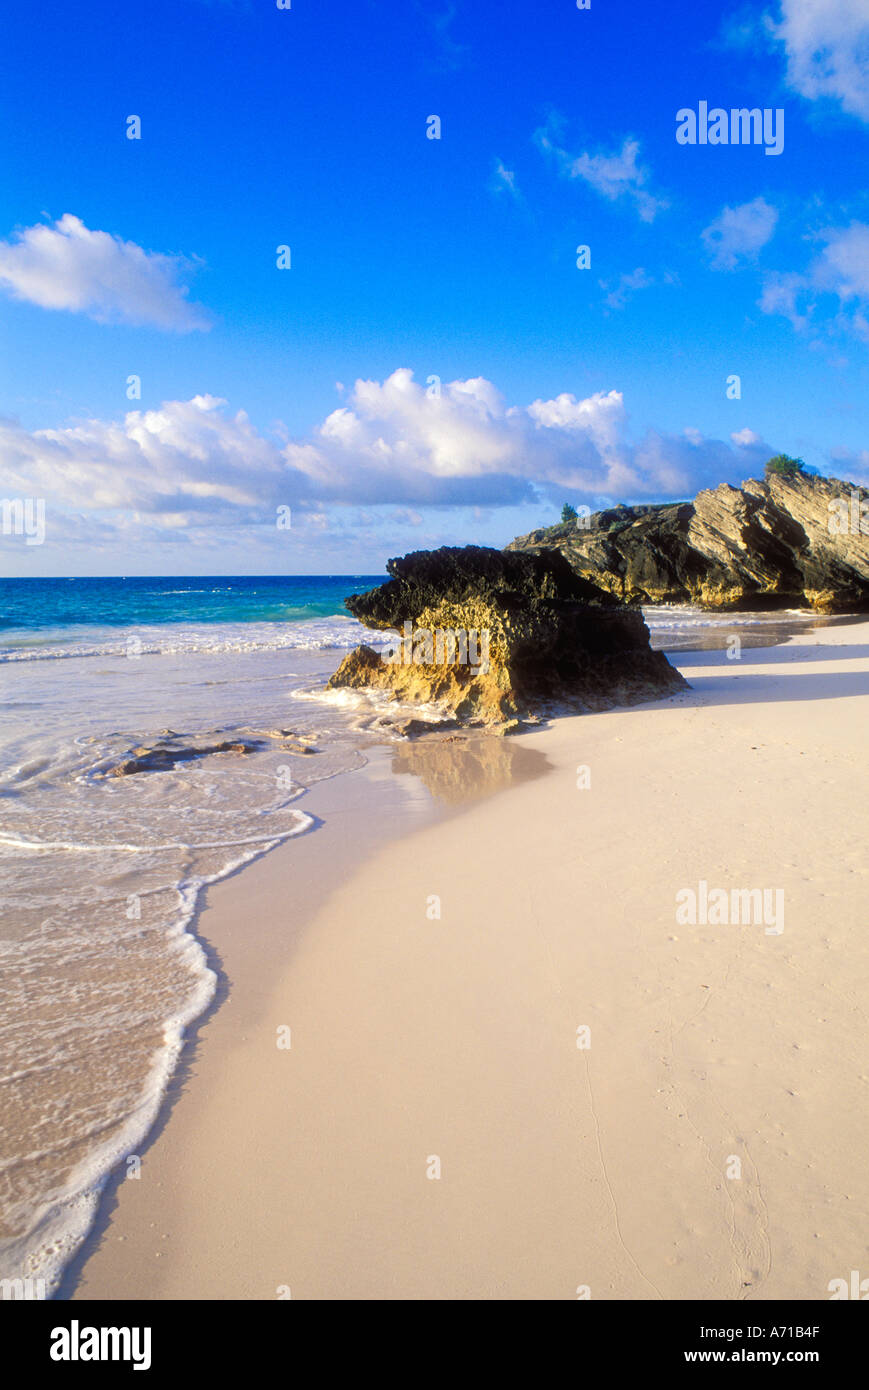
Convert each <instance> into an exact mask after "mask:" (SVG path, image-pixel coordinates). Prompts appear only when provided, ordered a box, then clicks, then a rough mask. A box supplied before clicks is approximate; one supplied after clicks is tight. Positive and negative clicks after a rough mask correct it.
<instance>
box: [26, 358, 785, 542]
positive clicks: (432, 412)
mask: <svg viewBox="0 0 869 1390" xmlns="http://www.w3.org/2000/svg"><path fill="white" fill-rule="evenodd" d="M752 450H754V452H755V453H756V454H757V463H758V465H759V464H760V463H761V462H763V459H764V458H766V457H768V454H769V450H767V449H765V448H764V447H763V446H762V445H761V444H760V442H759V441H758V442H757V443H756V444H755V443H752V442H751V441H749V440H748V439H745V440H741V441H740V448H739V453H738V455H737V453H736V451H735V450H734V448H733V446H732V445H731V444H730V443H725V442H723V441H719V440H709V439H705V438H704V437H703V436H701V435H700V434H699V433H698V432H696V431H690V432H686V433H685V434H683V435H678V436H673V435H663V434H661V433H658V432H656V431H649V432H648V433H647V434H646V436H645V437H644V438H643V439H642V440H641V441H640V442H639V443H633V442H631V441H630V440H629V438H628V432H627V413H626V410H625V406H624V401H623V398H622V394H621V392H619V391H615V390H610V391H597V392H595V393H593V394H592V395H590V396H587V397H585V398H579V397H577V396H575V395H574V394H572V393H570V392H563V393H561V394H560V395H557V396H555V397H552V398H549V399H538V400H535V401H532V402H531V403H530V404H528V405H524V406H515V405H508V404H506V403H505V401H504V400H503V398H502V397H501V395H500V393H499V392H498V391H497V390H496V388H495V386H494V385H493V384H492V383H491V382H490V381H487V380H486V379H485V378H483V377H477V378H472V379H470V380H465V381H454V382H451V383H449V384H447V385H444V386H443V387H442V389H441V393H440V395H437V394H432V393H431V391H430V390H429V389H427V388H425V387H423V386H422V385H420V384H419V383H417V382H416V381H415V380H414V378H413V374H412V372H410V371H409V370H407V369H399V370H398V371H396V372H393V373H392V375H391V376H389V377H387V379H386V380H385V381H383V382H378V381H362V380H360V381H357V382H356V384H355V386H354V388H353V390H352V392H351V393H349V394H348V401H347V404H346V405H342V406H341V407H340V408H339V409H337V410H334V411H332V413H331V414H330V415H328V416H327V418H326V419H325V420H323V421H322V423H321V424H320V425H319V426H318V427H317V428H315V429H314V430H313V431H312V432H311V434H310V435H309V436H308V437H307V438H305V439H289V440H288V439H287V438H286V435H285V434H284V436H283V438H281V437H279V436H277V435H276V436H275V437H267V436H266V435H264V434H262V433H260V432H259V431H258V430H257V429H256V428H255V427H254V425H253V424H252V423H251V421H250V420H249V419H248V417H247V415H246V414H245V412H244V411H237V412H235V413H233V412H231V411H230V410H229V409H228V408H227V405H226V402H225V401H222V400H220V399H218V398H216V397H213V396H206V395H203V396H196V397H194V398H193V399H192V400H190V401H168V402H165V403H164V404H163V405H162V406H161V407H160V408H159V409H158V410H134V411H130V412H128V414H127V415H125V416H124V418H123V420H122V421H117V422H105V421H100V420H87V421H83V422H77V423H72V424H70V425H67V426H64V427H62V428H58V429H43V430H36V431H33V432H30V431H27V430H24V429H23V428H22V427H21V426H20V425H17V424H14V423H13V422H9V421H7V422H2V421H0V488H2V492H3V495H6V496H16V495H17V496H41V497H45V498H46V499H49V500H50V502H51V504H52V505H54V506H57V507H59V508H61V509H67V510H73V511H85V512H87V513H90V514H95V515H99V516H103V517H111V516H114V517H115V518H117V519H118V524H119V525H121V524H125V525H126V524H129V522H130V521H131V519H132V520H133V521H135V522H136V523H137V524H144V523H147V524H148V525H149V526H151V527H153V528H157V529H160V530H162V531H163V532H164V533H165V534H171V533H173V532H175V533H177V532H179V531H183V530H184V529H185V528H191V527H203V526H205V527H209V526H210V527H215V526H216V527H219V526H221V525H232V526H236V527H237V526H242V525H270V526H272V527H273V526H274V521H275V508H276V507H278V506H286V505H289V506H291V507H292V508H293V509H294V511H293V515H294V523H293V524H294V525H295V524H296V523H295V515H296V508H298V509H299V510H300V513H301V514H302V515H303V516H304V517H306V518H307V519H308V520H310V521H312V522H313V520H314V519H315V518H316V517H317V516H318V515H322V514H323V512H324V509H325V508H327V507H328V506H329V504H342V505H349V506H354V505H355V506H361V507H378V506H383V505H391V506H394V507H400V508H405V509H410V510H409V511H406V512H405V513H403V514H404V515H406V516H414V517H418V516H419V512H418V510H417V509H418V508H420V507H423V506H452V507H461V506H469V507H473V506H477V507H508V506H512V505H517V504H521V503H524V502H528V501H533V502H537V501H539V499H540V497H541V496H547V495H549V496H556V497H558V498H561V499H562V500H563V498H562V493H563V492H565V491H569V493H570V495H571V496H573V497H575V498H576V499H577V500H580V499H585V500H587V501H588V502H589V503H590V504H592V503H594V502H595V501H596V499H598V498H600V497H602V496H606V497H609V498H622V499H626V498H631V497H643V496H646V497H660V496H674V495H680V496H688V495H691V494H693V492H695V491H696V490H697V488H699V487H701V486H706V485H708V484H710V483H717V482H719V481H721V479H722V478H723V477H727V476H729V475H731V474H734V473H735V472H736V471H738V470H741V469H744V468H745V467H746V466H751V463H749V465H747V463H746V453H748V454H749V455H751V454H752Z"/></svg>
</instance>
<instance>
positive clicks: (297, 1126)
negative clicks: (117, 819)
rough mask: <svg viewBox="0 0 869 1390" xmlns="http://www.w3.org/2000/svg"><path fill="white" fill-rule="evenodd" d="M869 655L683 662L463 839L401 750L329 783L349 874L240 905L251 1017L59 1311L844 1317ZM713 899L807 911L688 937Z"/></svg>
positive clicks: (234, 1010) (122, 1197)
mask: <svg viewBox="0 0 869 1390" xmlns="http://www.w3.org/2000/svg"><path fill="white" fill-rule="evenodd" d="M867 642H869V623H865V622H863V623H860V624H856V625H848V626H842V627H831V628H827V629H820V630H817V631H815V632H812V633H809V634H807V635H806V636H805V637H803V638H800V639H798V640H795V641H791V642H790V643H787V644H785V645H783V646H779V647H772V648H753V649H750V650H746V652H745V653H744V654H743V658H742V660H741V661H739V662H729V661H728V660H727V659H726V657H725V654H724V653H723V652H695V653H678V654H676V655H675V656H674V658H673V660H674V664H676V665H677V666H678V667H679V668H680V669H681V670H682V671H683V673H684V674H685V675H686V677H687V679H688V680H689V681H690V682H691V684H692V685H693V686H694V689H693V690H692V691H690V692H687V693H686V694H683V695H678V696H675V697H672V698H670V699H668V700H664V701H658V702H654V703H652V704H647V705H640V706H634V707H632V708H629V709H622V710H613V711H609V712H607V713H604V714H598V715H583V716H569V717H564V718H562V719H559V720H557V721H555V722H554V723H553V724H552V725H551V726H549V727H546V728H541V729H540V730H536V731H534V732H531V733H528V734H525V735H523V736H522V738H521V739H520V740H517V741H516V743H517V745H518V746H519V747H522V748H524V749H525V750H527V751H528V752H529V753H530V754H532V755H535V754H536V755H537V756H538V757H540V758H544V759H545V760H546V762H547V763H548V764H549V770H548V771H547V772H546V774H545V776H542V777H536V778H535V777H530V778H523V779H522V780H519V781H517V782H515V783H514V784H513V785H512V786H511V787H510V788H509V790H510V792H511V795H509V796H507V795H505V794H504V791H501V792H499V793H498V794H497V795H495V796H492V797H491V798H488V799H486V800H483V801H478V802H476V803H475V804H473V803H472V804H468V805H467V806H465V807H464V808H463V809H462V810H461V811H460V814H458V815H452V816H446V817H444V816H440V815H435V814H432V808H431V806H430V805H428V804H427V803H426V804H425V806H424V804H423V803H424V800H425V799H424V798H421V797H418V798H416V800H415V801H414V800H413V799H412V800H411V803H408V800H407V797H406V792H405V786H404V785H403V786H402V787H400V788H399V787H398V786H397V785H395V784H397V783H398V782H400V780H401V779H398V778H393V777H392V773H391V771H390V770H389V769H388V768H387V767H386V763H387V761H388V758H387V757H386V755H384V757H383V758H382V759H378V758H376V757H375V758H373V759H372V764H371V772H370V773H368V774H367V775H366V776H362V775H359V774H347V775H346V776H345V777H342V778H340V779H337V781H338V782H340V783H342V784H344V787H343V791H339V790H338V789H337V788H336V787H332V788H331V790H330V791H327V790H326V788H327V786H328V785H329V784H324V787H323V788H321V789H318V791H319V792H320V794H321V795H323V796H326V797H327V798H328V796H329V795H330V794H331V795H332V796H333V797H334V798H335V804H334V806H333V807H332V808H331V815H332V816H333V817H334V816H336V815H339V808H340V807H341V805H342V804H343V805H344V806H345V808H346V809H348V813H349V812H350V811H351V809H352V808H351V805H350V803H352V801H353V798H354V797H355V798H357V801H356V808H355V819H354V823H355V825H356V826H357V834H356V838H355V840H354V842H353V843H348V844H347V845H346V846H344V850H343V851H342V852H346V853H347V854H348V855H349V856H350V858H352V859H353V862H354V865H355V867H353V871H352V874H351V876H350V877H349V878H348V879H347V880H346V881H345V882H343V883H341V884H338V885H334V881H333V876H332V873H331V870H330V865H329V861H328V849H329V837H328V829H327V834H326V835H323V836H321V835H319V834H315V835H312V836H310V837H302V839H301V840H300V841H297V842H296V843H295V844H293V845H290V846H281V847H279V848H278V849H277V850H275V851H274V852H273V853H272V854H270V855H268V856H266V857H265V858H264V859H262V860H260V861H258V863H257V864H256V865H252V866H250V867H249V868H248V869H246V870H245V871H244V873H243V874H240V875H237V876H236V877H234V878H232V879H229V880H226V881H224V882H223V883H221V884H219V885H217V886H216V887H215V888H214V889H209V890H208V894H207V898H206V906H205V908H204V910H203V912H202V915H201V919H200V922H199V926H198V929H197V934H198V935H199V936H200V937H201V938H203V939H204V940H205V942H206V943H207V944H208V948H209V954H212V953H213V954H214V956H215V957H216V958H219V960H220V962H221V969H222V972H223V975H224V978H225V979H228V980H229V982H230V988H229V991H228V994H227V993H226V991H225V990H222V991H221V995H222V1000H223V1002H222V1006H221V1007H220V1008H216V1009H213V1010H212V1011H211V1012H210V1013H209V1015H207V1017H206V1018H205V1019H204V1021H201V1022H200V1025H199V1027H198V1028H197V1030H196V1041H195V1044H194V1045H193V1047H192V1048H191V1049H189V1051H190V1056H189V1057H188V1058H187V1060H186V1063H185V1065H184V1067H183V1071H182V1073H181V1075H180V1076H179V1079H178V1082H177V1085H176V1084H175V1083H173V1086H172V1088H171V1090H170V1096H171V1101H170V1109H169V1110H168V1111H167V1113H166V1115H165V1116H164V1119H163V1122H162V1124H161V1125H160V1127H159V1128H158V1130H157V1131H156V1133H155V1134H154V1135H153V1136H152V1138H151V1140H150V1142H149V1145H148V1147H147V1148H146V1149H145V1151H144V1153H143V1160H142V1176H141V1179H140V1180H139V1181H137V1182H133V1181H127V1182H123V1183H120V1184H119V1185H117V1186H116V1187H115V1189H114V1190H113V1191H111V1192H110V1193H107V1194H104V1197H103V1203H102V1211H101V1217H100V1219H99V1220H98V1223H97V1227H96V1228H95V1231H94V1232H93V1234H92V1237H91V1238H90V1239H89V1240H88V1242H87V1244H86V1246H85V1247H84V1249H83V1251H82V1252H81V1254H80V1256H79V1257H78V1258H77V1259H76V1260H75V1261H74V1262H73V1264H72V1265H71V1266H70V1268H69V1270H68V1271H67V1277H66V1279H65V1280H64V1283H63V1285H62V1287H61V1297H68V1296H70V1295H72V1296H73V1297H74V1298H76V1299H89V1298H101V1297H112V1298H122V1299H123V1298H136V1299H139V1298H142V1299H148V1298H164V1297H165V1298H180V1299H191V1298H200V1297H201V1298H216V1299H229V1298H236V1297H240V1298H275V1297H277V1296H279V1294H278V1290H281V1289H285V1288H289V1289H291V1290H292V1297H294V1298H323V1299H335V1298H337V1299H344V1298H363V1299H380V1298H387V1299H455V1298H459V1299H465V1298H468V1299H489V1298H495V1299H500V1298H520V1299H529V1298H531V1299H553V1298H554V1299H558V1298H575V1297H577V1292H576V1291H577V1288H579V1287H583V1286H588V1287H589V1288H590V1290H591V1296H592V1297H602V1298H626V1299H633V1298H657V1297H662V1298H678V1299H683V1298H701V1299H704V1298H705V1299H710V1298H711V1299H714V1298H724V1299H738V1298H775V1297H779V1298H799V1297H808V1298H825V1297H827V1293H826V1287H827V1283H828V1281H829V1280H830V1279H832V1278H834V1277H837V1276H844V1277H847V1274H848V1271H849V1270H850V1269H851V1268H854V1267H858V1266H859V1261H860V1257H861V1254H862V1249H861V1248H860V1244H859V1240H858V1238H857V1236H856V1235H855V1234H854V1233H853V1232H851V1233H850V1235H849V1228H850V1220H851V1213H852V1212H854V1213H856V1212H857V1211H858V1210H859V1209H862V1208H865V1206H866V1204H867V1202H869V1179H867V1178H866V1176H865V1175H864V1173H863V1172H862V1170H861V1165H860V1154H861V1153H862V1151H863V1144H864V1142H865V1139H866V1138H867V1131H869V1122H867V1121H866V1120H865V1119H861V1115H860V1109H861V1101H862V1100H863V1099H864V1097H865V1086H866V1084H867V1078H866V1076H865V1073H863V1072H862V1069H861V1066H860V1059H859V1031H855V1028H854V1016H855V1013H858V1012H859V1008H858V1004H857V998H856V992H855V984H854V982H855V981H857V980H860V979H861V978H862V979H865V977H866V974H867V973H869V943H867V942H866V941H865V939H864V938H862V937H861V933H860V921H861V906H862V903H863V902H864V901H865V879H866V868H865V863H864V857H863V839H862V836H861V833H860V820H859V815H858V814H857V812H858V810H859V808H860V801H859V797H860V784H859V778H858V776H857V767H856V764H857V763H858V761H859V758H860V748H861V735H862V739H863V741H865V733H863V732H862V731H863V730H865V721H866V713H867V703H869V698H867V697H869V646H867ZM501 746H502V747H503V745H501ZM510 756H511V757H512V755H510ZM578 765H583V766H587V767H588V768H589V769H590V775H591V786H590V787H589V788H588V789H587V790H580V789H579V788H578V787H577V776H576V769H577V766H578ZM849 775H850V781H849V780H848V778H849ZM377 778H382V779H383V781H384V785H383V786H382V787H381V792H382V793H383V795H382V797H381V800H380V802H379V806H378V813H377V815H372V816H371V817H370V818H368V817H366V814H365V812H366V806H365V804H364V797H365V794H366V792H365V789H366V787H368V788H369V789H370V787H371V784H372V779H375V780H376V779H377ZM390 779H391V780H390ZM405 785H407V786H408V787H409V786H410V785H411V784H410V783H406V784H405ZM351 788H352V789H355V790H348V789H351ZM388 788H391V790H389V789H388ZM848 791H850V793H851V796H850V797H848V796H847V795H846V793H847V792H848ZM348 796H349V798H350V800H349V802H348V800H347V798H348ZM309 802H310V805H309ZM409 804H413V805H416V806H417V809H418V812H419V814H418V815H416V814H415V813H414V814H411V815H409V814H408V805H409ZM304 809H305V810H309V809H310V810H312V811H313V812H314V813H315V814H317V813H318V801H317V798H316V797H315V795H314V793H313V792H312V793H311V794H310V796H309V797H306V799H305V807H304ZM326 819H327V828H328V826H329V825H330V824H331V825H332V826H333V832H334V835H338V836H340V834H341V825H340V815H339V819H338V820H332V821H330V818H329V817H326ZM414 821H415V822H416V823H415V824H414ZM366 823H367V825H368V830H367V832H365V833H366V834H367V837H368V838H367V844H366V843H365V839H364V837H363V838H362V839H360V838H359V832H358V827H360V826H361V825H363V824H366ZM318 842H319V844H318ZM639 847H641V852H640V848H639ZM300 849H301V850H304V851H305V853H306V858H307V859H308V864H309V868H310V866H312V865H313V864H314V863H315V862H316V860H317V859H318V858H319V860H320V870H319V875H320V876H319V878H318V877H317V874H316V873H314V874H313V877H312V878H311V879H310V880H309V879H308V878H307V877H306V878H305V883H306V887H305V888H304V890H300V887H299V883H300V882H301V866H300V865H299V860H298V853H299V850H300ZM294 864H295V865H296V868H295V869H294ZM294 876H295V877H296V879H297V883H296V884H294V882H293V878H294ZM701 881H708V882H709V883H710V884H712V883H716V882H722V883H727V884H728V885H729V884H730V883H734V884H737V885H739V886H758V887H761V888H763V887H776V888H778V887H781V888H782V889H783V891H784V893H785V899H786V903H787V911H786V920H785V929H784V931H783V933H782V934H781V935H780V936H770V935H767V934H766V933H765V932H764V930H763V927H759V926H756V925H751V926H742V925H739V926H737V925H727V926H709V925H705V926H697V927H692V926H687V927H682V926H677V925H676V924H675V915H674V899H675V894H676V892H677V891H679V890H680V889H681V888H682V887H685V886H690V885H696V884H698V882H701ZM312 889H313V890H314V891H313V895H311V891H312ZM432 895H437V896H438V897H440V899H441V917H440V919H434V920H432V919H430V918H429V917H427V915H426V911H427V904H428V902H429V899H430V898H431V896H432ZM288 896H290V897H292V899H293V907H294V914H293V927H292V930H291V931H290V932H288V931H287V911H286V906H287V899H288ZM252 924H254V925H255V931H254V932H251V930H250V927H251V925H252ZM220 997H221V996H219V998H220ZM583 1025H586V1026H588V1027H589V1028H590V1029H591V1047H590V1048H588V1049H579V1048H578V1047H577V1045H576V1031H577V1027H579V1026H583ZM282 1026H289V1027H291V1028H292V1047H291V1048H290V1049H289V1050H279V1049H278V1048H277V1046H276V1042H275V1038H276V1030H277V1029H278V1028H280V1027H282ZM188 1082H189V1083H190V1084H188ZM833 1083H835V1084H833ZM435 1155H436V1156H437V1157H438V1158H439V1160H440V1162H441V1164H442V1172H441V1177H440V1178H439V1179H437V1180H430V1179H429V1178H428V1177H427V1169H430V1168H431V1160H432V1158H433V1156H435ZM733 1156H736V1157H738V1158H739V1160H740V1164H741V1167H742V1176H741V1177H739V1178H738V1179H730V1178H728V1177H727V1176H726V1167H727V1162H728V1160H729V1159H730V1158H732V1157H733ZM283 1296H286V1294H284V1295H283Z"/></svg>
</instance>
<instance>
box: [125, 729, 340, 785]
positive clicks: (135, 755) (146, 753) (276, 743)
mask: <svg viewBox="0 0 869 1390" xmlns="http://www.w3.org/2000/svg"><path fill="white" fill-rule="evenodd" d="M265 748H279V749H280V750H281V751H282V752H287V753H298V754H303V755H307V754H311V753H316V752H318V749H316V748H313V747H312V746H311V744H310V743H309V742H307V740H304V739H303V738H302V737H299V736H294V733H293V730H292V729H265V730H259V729H238V730H235V731H234V737H233V738H219V737H215V735H214V733H213V734H212V735H210V736H209V735H202V736H200V737H199V738H197V737H196V736H195V735H185V734H178V733H176V732H175V730H174V729H163V730H161V732H160V735H159V737H158V738H157V740H156V741H155V742H154V743H152V744H142V745H140V746H139V747H137V748H131V749H130V753H129V756H128V757H126V758H121V759H119V760H118V762H116V763H113V764H112V766H111V767H109V768H107V769H105V770H104V771H103V772H101V773H99V774H98V775H99V776H100V777H132V776H134V775H135V774H136V773H138V772H171V770H172V768H173V767H174V766H175V765H176V763H189V762H192V761H194V760H195V759H201V758H210V757H212V756H213V755H214V754H216V753H235V754H247V753H259V752H260V751H261V750H262V749H265Z"/></svg>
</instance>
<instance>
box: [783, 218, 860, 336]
mask: <svg viewBox="0 0 869 1390" xmlns="http://www.w3.org/2000/svg"><path fill="white" fill-rule="evenodd" d="M817 240H818V241H819V242H823V243H824V248H823V250H822V251H821V252H820V253H819V254H818V255H816V256H815V257H814V258H813V259H812V260H811V261H810V262H809V265H808V266H807V268H806V270H805V271H804V272H803V273H798V272H795V271H789V272H787V273H776V274H774V275H769V276H767V277H766V280H765V281H764V286H763V292H762V294H761V298H760V300H759V304H760V308H761V309H762V310H763V312H764V313H765V314H783V315H784V317H785V318H787V319H789V320H790V322H791V323H792V324H793V326H794V328H796V329H797V330H798V331H804V330H806V329H807V328H808V327H809V326H810V324H818V322H819V320H820V319H821V317H822V313H823V303H822V299H823V296H824V295H834V296H835V297H836V299H837V300H838V305H837V312H836V313H835V315H834V317H833V318H832V320H829V318H828V320H827V328H828V330H831V329H845V330H846V331H851V332H854V333H856V334H857V335H858V336H859V337H867V336H869V324H867V318H866V311H867V309H869V225H867V224H866V223H865V222H851V223H850V224H849V225H848V226H847V227H827V228H826V229H825V230H823V231H822V232H820V233H819V234H818V236H817Z"/></svg>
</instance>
